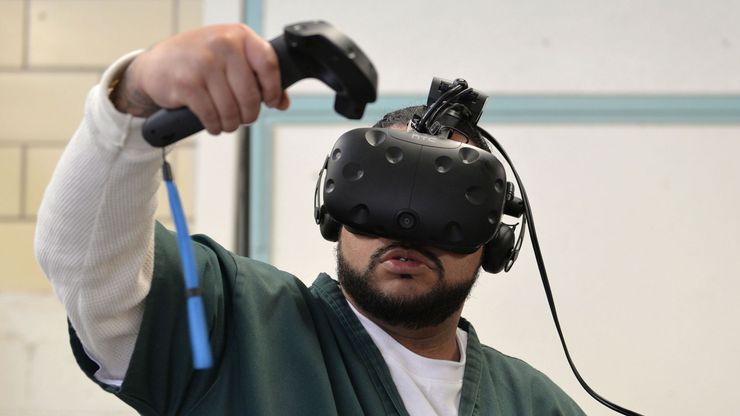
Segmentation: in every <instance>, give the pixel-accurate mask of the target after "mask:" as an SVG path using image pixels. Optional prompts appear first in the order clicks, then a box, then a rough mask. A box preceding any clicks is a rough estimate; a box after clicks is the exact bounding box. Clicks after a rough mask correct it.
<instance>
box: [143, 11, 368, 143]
mask: <svg viewBox="0 0 740 416" xmlns="http://www.w3.org/2000/svg"><path fill="white" fill-rule="evenodd" d="M270 44H271V45H272V47H273V49H275V53H276V54H277V56H278V63H279V65H280V81H281V84H282V86H283V88H288V87H289V86H291V85H293V84H294V83H296V82H298V81H300V80H302V79H304V78H317V79H320V80H321V81H323V82H324V83H325V84H326V85H328V86H329V87H331V88H332V89H333V90H334V91H335V92H336V97H335V100H334V109H335V111H336V112H337V113H339V114H341V115H343V116H345V117H347V118H351V119H359V118H361V117H362V114H363V112H364V111H365V106H366V105H367V103H371V102H374V101H375V100H376V98H377V88H378V74H377V72H376V70H375V67H374V66H373V64H372V62H370V59H368V57H367V55H365V54H364V53H363V52H362V50H361V49H360V48H359V46H357V45H356V44H355V43H354V42H353V41H352V39H350V38H349V37H347V36H346V35H344V34H343V33H341V32H339V31H338V30H336V29H335V28H334V27H333V26H332V25H330V24H328V23H326V22H323V21H312V22H302V23H295V24H292V25H288V26H286V27H285V29H284V32H283V35H281V36H278V37H277V38H275V39H272V40H271V41H270ZM201 130H203V124H202V123H201V122H200V120H198V117H196V116H195V114H193V112H192V111H190V109H188V108H187V107H183V108H178V109H162V110H159V111H158V112H156V113H155V114H153V115H152V116H151V117H149V118H148V119H147V120H146V121H145V122H144V127H143V134H144V139H146V141H147V142H149V144H151V145H152V146H155V147H164V146H167V145H170V144H172V143H174V142H176V141H178V140H181V139H184V138H185V137H188V136H190V135H192V134H195V133H197V132H199V131H201Z"/></svg>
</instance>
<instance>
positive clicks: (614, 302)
mask: <svg viewBox="0 0 740 416" xmlns="http://www.w3.org/2000/svg"><path fill="white" fill-rule="evenodd" d="M264 9H265V22H266V25H265V31H264V32H265V34H266V35H267V36H268V37H272V36H274V35H276V34H278V33H279V32H280V31H281V29H280V28H281V27H282V26H283V25H284V24H287V23H292V22H295V21H301V20H308V19H314V18H321V19H324V20H327V21H329V22H331V23H333V24H334V25H335V26H337V27H338V28H340V29H341V30H343V31H345V32H346V33H348V34H350V36H351V37H352V38H353V39H355V40H356V41H357V42H358V43H359V44H360V45H361V47H362V48H363V49H364V50H365V52H367V53H368V55H369V56H370V57H371V58H372V59H373V61H374V62H375V64H376V66H377V68H378V71H379V74H380V80H381V83H380V92H381V96H382V94H399V93H403V94H413V95H422V94H424V93H425V92H426V90H427V89H428V86H429V82H430V80H431V77H432V76H433V75H441V76H445V77H448V78H452V77H457V76H463V77H465V78H466V79H468V80H469V81H470V82H471V83H472V85H473V86H475V87H476V88H480V89H483V90H485V91H487V92H488V93H491V94H492V95H494V96H495V95H496V94H559V93H566V94H579V93H586V94H622V93H624V94H641V95H647V94H656V93H660V94H714V93H717V94H738V92H740V78H738V77H737V76H736V74H737V73H740V59H738V58H740V28H738V26H737V24H736V18H737V16H738V15H740V14H739V12H740V2H737V1H713V2H711V3H706V2H699V1H687V0H682V1H674V2H662V1H649V2H644V1H623V2H589V1H585V0H583V1H580V0H579V1H567V2H545V1H537V2H514V1H478V2H467V3H462V2H458V3H454V4H453V3H452V2H441V1H421V0H418V1H406V2H390V1H373V2H363V3H352V5H351V7H350V6H348V3H347V2H342V1H339V0H332V1H323V2H321V3H320V4H317V3H316V2H299V1H286V0H281V1H267V2H266V3H265V7H264ZM455 10H456V11H457V13H458V14H457V15H456V16H450V15H449V14H450V13H453V11H455ZM293 91H294V93H295V92H296V91H297V92H300V93H304V92H310V93H326V89H325V87H323V86H321V85H319V84H318V83H306V84H304V85H302V86H297V87H296V88H295V89H294V90H293ZM494 99H495V98H494ZM354 126H356V125H354V124H349V123H347V124H340V125H317V124H309V125H294V124H291V125H283V126H280V125H278V126H277V127H276V128H275V129H274V143H275V154H276V155H277V157H276V159H275V160H274V172H273V173H274V175H275V179H276V183H275V188H274V189H275V193H274V195H273V204H274V211H273V224H272V227H273V234H272V238H273V240H272V241H273V257H272V259H273V261H274V263H275V264H276V265H278V266H279V267H283V268H285V269H287V270H289V271H291V272H293V273H295V274H297V275H298V276H299V277H301V278H302V279H304V280H305V281H306V282H307V283H310V282H311V281H312V280H313V278H314V277H315V275H316V273H317V272H318V271H329V272H333V271H334V254H333V245H332V244H329V243H326V242H324V241H322V240H321V237H320V235H319V233H318V230H317V229H316V226H315V225H314V224H313V222H312V219H311V216H310V215H311V214H310V212H311V207H312V197H313V194H312V192H313V187H314V185H315V178H316V176H315V175H316V173H317V172H318V168H319V166H320V164H321V162H322V160H323V159H322V158H323V156H324V155H325V153H326V152H327V151H328V149H329V148H330V146H331V144H332V143H333V141H334V140H335V139H336V138H337V137H338V135H339V134H340V133H341V132H343V131H345V130H347V129H349V128H352V127H354ZM487 127H489V128H490V131H491V132H492V133H493V134H494V135H495V136H496V137H498V138H499V139H500V140H501V142H502V143H503V144H504V146H505V148H506V149H507V151H508V152H509V154H510V155H511V156H512V158H513V159H514V161H515V163H516V166H517V168H518V170H519V171H520V174H521V175H522V177H523V180H524V181H525V185H526V186H527V190H528V193H529V195H530V198H531V203H532V206H533V210H534V215H535V219H536V224H537V228H538V232H539V236H540V243H541V246H542V248H543V250H544V256H545V260H546V263H547V266H548V271H549V274H550V278H551V284H552V287H553V291H554V294H555V300H556V303H557V305H558V308H559V309H558V310H559V315H560V318H561V321H562V324H563V328H564V330H565V335H566V339H567V340H568V341H569V346H570V349H571V352H572V354H573V357H574V359H575V362H576V364H577V365H578V367H579V369H580V370H581V373H582V375H583V376H584V377H585V379H586V380H587V381H588V382H590V384H591V386H592V387H593V388H594V389H595V390H596V391H597V392H599V393H600V394H602V395H603V396H605V397H606V398H608V399H611V400H613V401H616V402H617V403H619V404H621V405H624V406H626V407H628V408H632V409H633V410H636V411H639V412H641V413H644V414H651V415H652V414H657V415H696V414H732V413H733V412H734V411H735V409H736V408H737V407H738V405H740V398H738V397H737V396H736V395H735V394H734V385H735V384H736V383H734V375H735V374H736V373H737V372H738V371H740V359H738V358H737V355H736V353H735V352H736V351H738V350H739V349H740V337H739V336H738V335H736V332H737V331H734V330H733V329H734V328H735V327H736V326H737V325H736V316H738V314H740V306H738V305H737V302H736V300H737V295H736V294H737V293H738V291H739V290H740V283H738V282H737V280H736V279H735V277H736V276H737V275H738V272H740V260H738V257H737V255H736V253H737V252H738V249H740V240H738V237H737V236H738V232H739V231H740V220H738V219H737V217H736V216H735V215H734V213H735V212H738V211H740V196H739V195H738V192H737V189H738V187H739V186H740V167H738V165H737V163H736V162H735V158H734V155H736V154H737V153H738V151H740V141H738V140H737V138H738V137H740V126H721V125H685V124H675V125H644V124H633V125H629V124H620V125H604V124H592V125H575V124H549V125H547V124H540V125H491V126H487ZM465 315H466V316H467V317H468V318H470V319H471V320H472V322H473V324H474V325H475V326H476V328H477V330H478V332H479V335H480V337H481V339H482V341H484V342H485V343H487V344H489V345H492V346H494V347H496V348H498V349H500V350H501V351H503V352H505V353H508V354H512V355H515V356H518V357H521V358H524V359H525V360H527V361H528V362H530V363H532V364H533V365H535V366H536V367H538V368H539V369H541V370H543V371H544V372H545V373H547V374H548V375H550V376H551V378H553V379H554V380H555V381H556V382H557V383H558V384H560V385H561V386H562V387H563V388H564V389H565V390H566V391H567V392H568V393H569V394H571V395H572V396H573V397H574V398H575V399H576V400H577V401H578V402H579V404H581V406H582V407H583V408H584V410H586V412H587V413H588V414H593V415H609V414H613V413H612V412H610V411H609V410H607V409H606V408H604V407H602V406H601V405H599V404H598V403H596V402H595V401H593V400H592V399H590V398H589V397H588V396H587V394H586V393H585V392H583V390H582V389H581V388H580V387H579V386H578V384H577V381H576V380H575V378H574V377H573V376H572V374H571V373H570V370H569V368H568V366H567V363H566V361H565V358H564V356H563V354H562V351H561V348H560V346H559V343H558V340H557V335H556V332H555V329H554V326H553V324H552V321H551V318H550V316H549V311H548V309H547V303H546V300H545V297H544V293H543V291H542V287H541V283H540V281H539V276H538V274H537V269H536V266H535V263H534V259H533V255H532V252H531V246H530V244H529V243H528V242H527V244H525V249H524V250H523V253H522V255H521V256H520V259H519V262H518V263H517V265H516V267H515V269H514V270H513V271H512V272H511V273H510V274H508V275H503V276H491V275H485V276H483V277H482V278H481V281H480V283H479V284H478V286H477V288H476V289H475V290H474V294H473V298H472V299H471V300H470V301H469V302H468V304H467V306H466V311H465Z"/></svg>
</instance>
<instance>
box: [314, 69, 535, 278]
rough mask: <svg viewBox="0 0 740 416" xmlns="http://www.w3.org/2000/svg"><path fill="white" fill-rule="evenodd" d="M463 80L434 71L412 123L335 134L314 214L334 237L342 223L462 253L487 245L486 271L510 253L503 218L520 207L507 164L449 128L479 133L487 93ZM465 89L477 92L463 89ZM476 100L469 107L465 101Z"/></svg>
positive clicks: (507, 228) (323, 229)
mask: <svg viewBox="0 0 740 416" xmlns="http://www.w3.org/2000/svg"><path fill="white" fill-rule="evenodd" d="M459 81H461V80H456V81H455V83H450V82H448V81H444V80H441V79H439V78H435V80H434V81H433V83H432V90H433V91H431V92H430V97H431V96H432V93H435V94H436V95H435V98H434V100H431V99H430V101H433V102H432V103H431V104H429V105H428V106H427V109H426V111H425V113H424V115H422V116H420V117H415V119H414V120H412V122H411V126H412V127H413V128H414V129H416V130H411V131H403V130H400V129H393V128H358V129H354V130H350V131H348V132H346V133H344V134H342V136H341V137H339V139H338V140H337V142H336V143H335V144H334V147H333V148H332V149H331V151H330V153H329V155H328V156H327V157H326V160H325V162H324V165H323V168H322V171H321V174H320V175H319V179H318V182H317V184H316V190H315V195H314V217H315V219H316V222H317V224H319V226H320V229H321V234H322V236H323V237H324V238H325V239H327V240H329V241H337V240H338V237H339V232H340V229H341V227H342V226H344V227H346V228H347V229H348V231H350V232H353V233H356V234H365V235H371V236H379V237H384V238H389V239H393V240H398V241H402V242H406V243H409V244H413V245H419V246H434V247H438V248H441V249H444V250H447V251H451V252H456V253H465V254H469V253H473V252H475V251H476V250H478V249H479V248H480V247H481V246H486V249H485V250H484V261H483V266H484V269H486V270H487V271H489V272H494V273H495V272H498V271H500V270H501V269H502V268H503V267H504V265H505V264H506V263H507V262H509V261H510V260H511V256H512V252H513V247H514V229H513V227H512V226H508V225H506V224H502V223H501V217H502V216H503V215H505V214H506V215H515V216H518V215H521V210H520V208H521V200H519V199H518V198H515V197H514V192H513V189H514V187H513V184H511V183H509V182H507V180H506V171H505V170H504V166H503V165H502V163H501V162H500V161H499V160H498V159H497V158H496V157H495V156H494V155H493V154H492V153H490V152H488V151H487V150H484V149H482V148H480V147H475V146H472V145H469V144H466V143H462V142H459V141H455V140H449V139H447V137H448V136H449V134H448V133H449V132H450V131H452V130H455V131H458V132H461V133H463V134H465V135H466V136H468V135H469V134H473V133H474V134H475V135H476V136H475V138H476V139H479V137H478V134H477V131H475V130H473V129H475V128H477V126H476V124H477V121H478V118H479V117H480V111H481V110H482V107H483V102H484V101H485V95H482V94H479V93H477V92H475V90H472V89H471V88H468V87H467V83H464V81H462V83H464V84H460V85H458V84H457V83H458V82H459ZM443 83H446V85H445V84H443ZM440 85H444V88H445V91H443V93H438V91H439V86H440ZM465 90H469V91H473V92H474V93H475V97H477V99H475V100H470V97H471V95H470V94H469V93H468V94H461V92H462V91H465ZM456 95H457V100H454V99H452V97H454V96H456ZM480 97H483V98H482V100H481V99H480ZM466 99H467V101H466ZM440 100H442V101H446V102H444V103H441V102H440ZM471 102H473V103H475V105H476V107H473V108H472V110H471V106H470V105H466V103H471ZM443 122H445V123H448V124H443ZM417 130H425V132H420V131H417ZM429 132H435V133H436V134H429ZM468 137H470V136H468ZM492 247H493V248H492ZM492 250H494V252H492V253H491V251H492ZM492 258H493V260H491V259H492ZM487 260H490V261H488V263H487Z"/></svg>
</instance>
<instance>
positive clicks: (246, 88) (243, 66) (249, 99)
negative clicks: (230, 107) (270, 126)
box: [226, 50, 262, 124]
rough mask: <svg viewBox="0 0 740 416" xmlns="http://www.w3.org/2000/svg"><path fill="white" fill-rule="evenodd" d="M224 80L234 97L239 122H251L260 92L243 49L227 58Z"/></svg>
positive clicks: (256, 111)
mask: <svg viewBox="0 0 740 416" xmlns="http://www.w3.org/2000/svg"><path fill="white" fill-rule="evenodd" d="M226 80H227V81H228V83H229V85H230V87H231V90H232V91H233V93H234V96H235V97H236V101H237V105H238V109H239V114H240V118H241V122H242V123H244V124H250V123H253V122H254V121H255V120H256V119H257V116H258V115H259V109H260V103H261V101H262V94H261V89H260V86H259V84H258V81H257V78H256V77H255V75H254V73H253V72H252V70H251V68H250V67H249V65H248V63H247V61H246V56H245V55H244V53H243V51H241V50H240V51H237V53H235V54H233V55H231V56H230V59H228V61H227V63H226Z"/></svg>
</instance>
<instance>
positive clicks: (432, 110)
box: [412, 80, 470, 133]
mask: <svg viewBox="0 0 740 416" xmlns="http://www.w3.org/2000/svg"><path fill="white" fill-rule="evenodd" d="M469 89H470V88H468V84H467V82H464V83H459V82H457V80H456V82H455V84H453V85H452V87H450V89H448V90H447V91H445V92H444V93H443V94H442V95H441V96H440V97H439V98H438V99H437V101H435V102H434V103H433V104H432V105H430V106H429V108H427V111H425V112H424V115H423V116H422V117H421V119H419V121H418V123H416V125H414V126H412V127H413V128H414V130H416V131H418V132H419V133H429V127H428V126H427V124H428V120H429V119H432V120H434V119H435V118H436V116H437V113H438V112H439V111H440V110H441V109H443V108H445V107H446V104H447V101H448V98H450V96H452V95H453V94H454V96H453V97H452V98H451V99H456V98H458V97H459V96H460V95H461V94H462V93H465V92H467V91H468V90H469Z"/></svg>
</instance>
